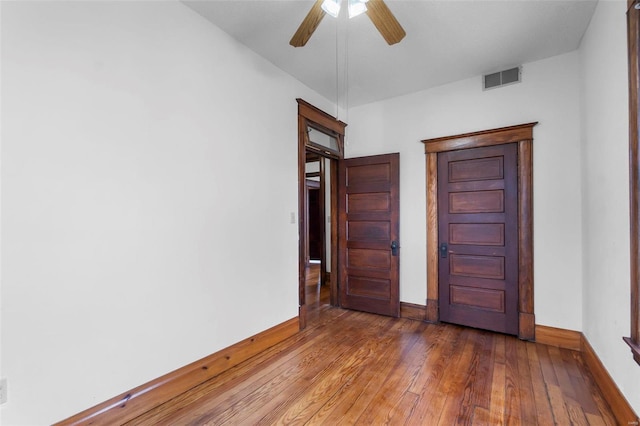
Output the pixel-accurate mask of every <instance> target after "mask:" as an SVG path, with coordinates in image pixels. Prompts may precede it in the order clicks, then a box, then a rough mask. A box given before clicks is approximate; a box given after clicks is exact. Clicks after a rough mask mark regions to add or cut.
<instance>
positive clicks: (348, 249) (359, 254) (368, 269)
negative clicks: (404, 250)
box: [339, 154, 400, 316]
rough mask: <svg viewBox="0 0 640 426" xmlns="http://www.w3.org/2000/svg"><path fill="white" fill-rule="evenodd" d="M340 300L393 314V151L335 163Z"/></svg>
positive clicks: (396, 233)
mask: <svg viewBox="0 0 640 426" xmlns="http://www.w3.org/2000/svg"><path fill="white" fill-rule="evenodd" d="M339 173H340V179H339V180H340V202H339V213H340V218H339V235H340V238H339V240H340V241H339V251H340V253H339V262H340V265H339V271H340V305H341V306H342V307H343V308H347V309H355V310H362V311H367V312H373V313H378V314H383V315H390V316H399V314H400V299H399V287H400V284H399V256H398V254H397V252H396V253H395V254H394V253H393V252H392V249H391V245H392V242H393V241H397V240H398V237H399V223H398V220H399V206H400V203H399V183H400V173H399V154H389V155H380V156H373V157H362V158H351V159H347V160H343V161H342V162H341V164H340V171H339Z"/></svg>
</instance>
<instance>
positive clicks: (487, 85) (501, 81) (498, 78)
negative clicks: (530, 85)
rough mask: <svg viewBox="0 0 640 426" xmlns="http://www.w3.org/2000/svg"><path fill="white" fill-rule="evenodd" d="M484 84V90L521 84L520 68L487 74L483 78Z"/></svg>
mask: <svg viewBox="0 0 640 426" xmlns="http://www.w3.org/2000/svg"><path fill="white" fill-rule="evenodd" d="M482 82H483V83H482V85H483V87H482V88H483V89H484V90H487V89H494V88H496V87H500V86H505V85H507V84H514V83H520V67H515V68H511V69H508V70H504V71H498V72H494V73H493V74H485V75H484V76H482Z"/></svg>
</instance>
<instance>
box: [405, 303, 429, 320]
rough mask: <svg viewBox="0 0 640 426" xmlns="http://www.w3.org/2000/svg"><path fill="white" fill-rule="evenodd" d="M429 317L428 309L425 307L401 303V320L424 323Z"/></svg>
mask: <svg viewBox="0 0 640 426" xmlns="http://www.w3.org/2000/svg"><path fill="white" fill-rule="evenodd" d="M426 316H427V308H426V306H424V305H416V304H414V303H406V302H400V318H407V319H412V320H418V321H424V320H425V318H426Z"/></svg>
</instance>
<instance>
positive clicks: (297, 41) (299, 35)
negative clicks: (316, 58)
mask: <svg viewBox="0 0 640 426" xmlns="http://www.w3.org/2000/svg"><path fill="white" fill-rule="evenodd" d="M322 1H323V0H317V1H316V2H315V4H314V5H313V7H312V8H311V10H310V11H309V13H307V16H306V17H305V18H304V20H303V21H302V23H301V24H300V26H299V27H298V30H297V31H296V33H295V34H294V35H293V37H291V41H289V44H290V45H292V46H293V47H302V46H304V45H305V44H307V42H308V41H309V39H310V38H311V35H312V34H313V32H314V31H315V30H316V28H318V25H319V24H320V21H322V18H324V15H325V14H326V13H325V11H324V10H322V7H321V6H322Z"/></svg>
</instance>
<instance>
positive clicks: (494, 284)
mask: <svg viewBox="0 0 640 426" xmlns="http://www.w3.org/2000/svg"><path fill="white" fill-rule="evenodd" d="M517 183H518V175H517V145H516V144H507V145H499V146H492V147H487V148H474V149H466V150H460V151H450V152H443V153H440V154H438V205H439V208H438V212H439V213H438V214H439V217H438V234H439V248H440V250H439V263H438V273H439V276H438V286H439V289H438V290H439V294H440V303H439V305H440V306H439V307H440V319H441V320H442V321H446V322H452V323H456V324H461V325H467V326H471V327H477V328H483V329H487V330H493V331H498V332H501V333H508V334H518V186H517Z"/></svg>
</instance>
